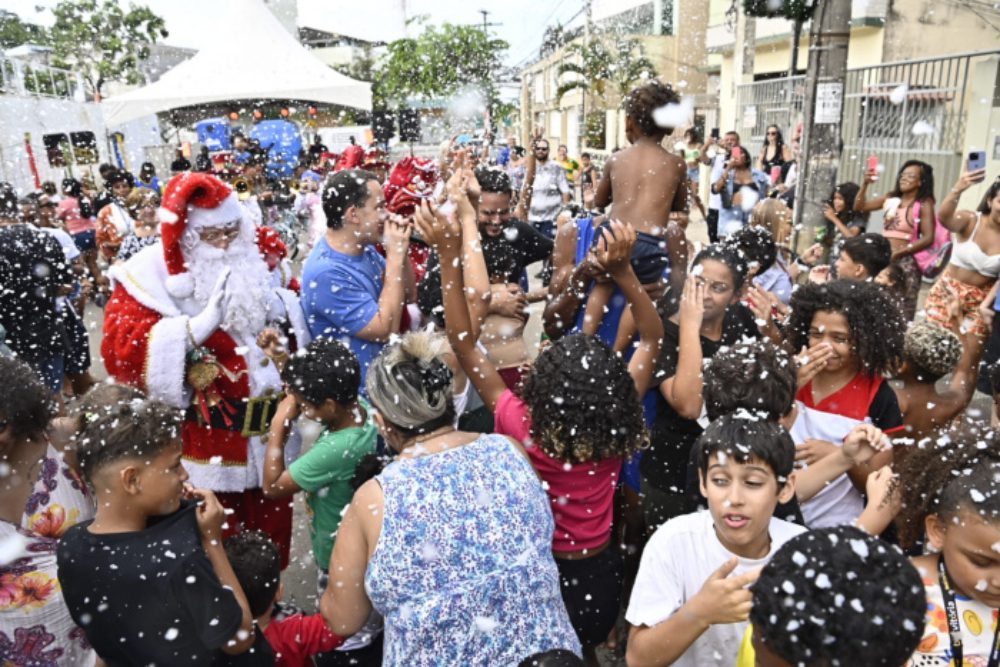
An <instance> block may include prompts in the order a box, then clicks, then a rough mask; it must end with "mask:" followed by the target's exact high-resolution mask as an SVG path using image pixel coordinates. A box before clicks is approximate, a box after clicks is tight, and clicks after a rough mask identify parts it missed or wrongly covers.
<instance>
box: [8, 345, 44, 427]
mask: <svg viewBox="0 0 1000 667" xmlns="http://www.w3.org/2000/svg"><path fill="white" fill-rule="evenodd" d="M0 377H3V379H4V381H3V382H0V423H4V424H6V425H7V428H9V429H10V435H11V436H12V437H13V438H14V439H16V440H25V439H33V438H39V437H41V435H42V434H43V433H44V432H45V429H46V428H48V426H49V421H51V420H52V417H53V416H55V405H54V404H53V402H52V395H51V394H50V393H49V390H48V389H46V387H45V385H44V384H43V383H42V380H41V378H39V377H38V373H36V372H35V370H34V369H33V368H32V367H31V366H29V365H28V364H26V363H24V362H23V361H18V360H17V359H11V358H8V357H0ZM0 430H2V429H0Z"/></svg>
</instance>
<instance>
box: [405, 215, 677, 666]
mask: <svg viewBox="0 0 1000 667" xmlns="http://www.w3.org/2000/svg"><path fill="white" fill-rule="evenodd" d="M417 226H418V227H419V228H420V231H421V234H422V235H423V238H424V239H426V240H427V242H428V243H429V244H431V245H432V246H434V247H435V248H436V249H437V251H438V253H439V254H440V256H441V284H442V286H443V287H442V290H443V293H444V295H443V296H444V309H445V322H446V324H447V329H448V339H449V341H450V342H451V345H452V349H453V350H454V351H455V354H456V355H457V356H458V360H459V362H460V363H461V365H462V367H463V369H464V370H465V372H466V374H467V375H468V376H469V378H470V379H471V380H472V382H473V384H474V385H475V387H476V390H477V391H478V392H479V395H480V396H481V397H482V399H483V402H484V403H485V404H486V406H487V407H489V408H490V409H492V410H493V411H494V413H495V419H496V432H497V433H501V434H503V435H508V436H512V437H515V438H517V439H518V440H519V441H521V442H522V443H524V445H525V449H526V450H527V452H528V455H529V457H530V458H531V461H532V464H533V465H534V466H535V469H536V470H537V471H538V474H539V476H540V477H541V478H542V480H543V481H544V482H545V484H546V485H547V486H546V488H547V492H548V494H549V498H550V499H551V502H552V514H553V517H554V519H555V534H554V535H553V541H552V549H553V552H554V556H555V559H556V565H557V566H558V568H559V573H560V583H561V585H562V594H563V601H564V602H565V603H566V610H567V611H568V612H569V615H570V619H571V620H572V622H573V625H574V629H575V630H576V632H577V636H578V637H579V638H580V643H581V644H582V645H583V647H584V652H585V657H586V658H587V659H588V660H589V661H590V663H591V664H596V661H595V655H594V649H595V648H596V646H597V645H598V644H600V643H602V642H603V641H605V639H607V636H608V633H609V632H610V631H611V629H612V628H613V626H614V623H615V619H616V617H617V615H618V608H619V603H620V596H621V586H622V560H621V554H619V553H618V550H617V549H615V548H613V547H611V524H612V514H613V507H614V494H615V487H616V486H617V483H618V475H619V472H620V470H621V465H622V461H623V459H624V457H625V456H627V455H629V454H630V453H632V452H634V451H635V450H636V449H638V448H639V447H641V446H643V445H645V444H646V443H647V442H648V439H649V437H648V433H647V431H646V426H645V422H644V420H643V412H642V404H641V402H640V400H639V396H641V395H643V394H644V393H645V392H646V389H647V388H648V386H649V382H650V378H651V376H652V372H653V367H654V365H655V360H656V358H657V355H658V354H659V348H660V339H661V338H662V336H663V325H662V323H661V321H660V318H659V316H658V315H657V312H656V308H655V307H654V306H653V302H652V301H651V300H650V299H649V297H648V296H647V295H646V292H645V291H644V290H643V289H642V286H641V285H640V283H639V280H638V278H636V276H635V273H634V272H633V270H632V267H631V264H630V263H629V258H630V257H631V251H632V246H633V244H634V243H635V232H634V231H633V230H632V228H631V227H630V226H625V225H622V224H621V223H618V222H614V223H612V224H611V226H610V228H609V229H605V230H603V231H602V234H603V239H602V241H601V242H600V243H598V244H597V246H596V248H595V250H594V251H593V252H592V253H591V255H590V256H589V257H588V258H587V260H586V261H588V262H590V263H591V264H592V265H593V267H594V273H595V274H602V273H606V274H608V275H610V277H611V279H612V280H614V281H615V283H616V284H617V285H618V287H619V288H620V289H621V291H622V293H623V294H624V295H625V298H626V299H628V301H629V302H630V303H631V305H632V312H633V313H634V314H635V318H636V321H637V323H638V327H639V346H638V349H637V351H636V353H635V354H634V355H633V357H632V359H631V361H630V362H629V363H628V366H626V364H625V362H624V361H623V360H622V359H621V357H619V356H618V355H617V354H615V353H614V352H612V351H611V350H610V349H609V348H608V347H607V346H606V345H604V344H603V343H602V342H600V341H599V340H598V339H596V338H594V337H593V336H588V335H586V334H575V335H572V336H566V337H564V338H561V339H559V340H558V341H556V342H555V343H553V344H552V345H551V346H550V347H548V348H547V349H545V350H544V351H543V352H542V353H541V354H540V355H539V357H538V359H537V360H536V361H535V366H534V369H533V370H532V371H531V372H530V373H529V374H528V375H527V376H526V377H525V379H524V382H523V384H522V386H521V388H520V391H519V394H515V393H513V392H511V391H510V390H509V389H508V388H507V386H506V385H505V384H504V381H503V378H502V377H501V376H500V373H499V372H498V371H497V369H496V368H495V367H494V366H493V364H492V363H491V362H490V361H489V360H488V358H487V357H486V355H485V354H484V353H483V351H482V350H481V349H480V348H479V347H478V346H477V345H476V341H475V340H473V339H472V337H471V336H469V335H468V333H467V332H469V331H470V330H471V321H470V316H469V308H468V306H467V305H466V300H465V286H464V283H463V279H462V270H461V264H460V262H459V254H460V252H461V249H462V241H461V230H460V228H459V226H458V223H457V222H456V221H454V220H448V218H447V217H446V216H445V215H443V214H441V213H440V212H437V213H432V211H431V209H430V208H429V206H428V205H427V204H426V202H425V203H423V204H422V206H421V209H420V210H419V212H418V214H417ZM479 261H483V260H482V257H481V256H480V257H479ZM609 547H611V548H609Z"/></svg>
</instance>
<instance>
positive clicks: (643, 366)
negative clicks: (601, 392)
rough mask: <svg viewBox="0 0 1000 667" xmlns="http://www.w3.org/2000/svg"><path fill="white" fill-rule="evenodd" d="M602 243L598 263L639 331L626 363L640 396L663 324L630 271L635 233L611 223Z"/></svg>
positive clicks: (657, 350)
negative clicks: (637, 339) (620, 292)
mask: <svg viewBox="0 0 1000 667" xmlns="http://www.w3.org/2000/svg"><path fill="white" fill-rule="evenodd" d="M601 235H602V238H601V242H600V243H599V244H598V246H597V251H596V253H595V254H596V259H597V262H598V263H599V264H600V265H601V266H604V267H605V268H606V269H607V271H608V273H609V274H610V275H611V278H612V279H613V280H614V281H615V284H616V285H618V288H619V289H620V290H621V291H622V294H624V295H625V298H626V299H627V300H628V303H629V304H631V306H632V317H633V318H634V321H635V323H636V326H637V328H638V330H639V347H638V349H637V350H636V351H635V354H633V355H632V359H631V360H630V361H629V364H628V372H629V375H631V376H632V381H633V382H635V388H636V391H638V392H639V396H640V397H641V396H642V395H643V394H645V393H646V389H648V388H649V381H650V379H651V378H652V377H653V369H654V367H655V366H656V359H657V357H659V355H660V345H661V344H662V343H663V322H662V321H661V320H660V315H659V313H657V312H656V306H654V305H653V301H652V299H650V298H649V295H648V294H646V290H644V289H643V288H642V285H641V284H640V283H639V279H638V278H637V277H636V275H635V271H633V270H632V264H631V261H630V260H631V258H632V248H633V246H635V230H633V229H632V226H631V225H623V224H622V223H620V222H618V221H613V222H612V223H611V225H610V227H608V228H605V229H602V230H601Z"/></svg>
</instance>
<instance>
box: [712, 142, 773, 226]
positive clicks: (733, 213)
mask: <svg viewBox="0 0 1000 667" xmlns="http://www.w3.org/2000/svg"><path fill="white" fill-rule="evenodd" d="M768 186H769V181H768V178H767V174H765V173H764V172H762V171H760V170H759V169H753V168H751V166H750V158H749V156H748V155H747V152H746V150H745V149H744V148H743V147H742V146H733V147H732V148H731V149H729V154H728V156H727V159H726V165H725V168H723V170H722V175H721V176H720V177H719V180H717V181H716V182H715V183H712V193H713V194H717V195H719V196H720V197H721V198H722V205H721V206H720V207H719V238H720V239H722V238H725V237H727V236H729V235H730V234H732V233H733V232H735V231H737V230H738V229H741V228H742V227H744V226H746V224H747V223H748V222H749V221H750V212H751V211H753V207H754V206H756V205H757V202H758V201H760V200H761V199H763V198H764V197H766V196H767V188H768Z"/></svg>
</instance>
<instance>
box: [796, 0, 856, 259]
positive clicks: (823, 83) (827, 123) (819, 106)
mask: <svg viewBox="0 0 1000 667" xmlns="http://www.w3.org/2000/svg"><path fill="white" fill-rule="evenodd" d="M850 36H851V0H823V2H820V3H818V4H817V6H816V12H815V14H813V18H812V27H811V28H810V31H809V64H808V67H807V69H806V89H805V104H804V113H805V123H804V133H803V137H802V154H801V155H800V156H799V161H798V164H799V167H800V168H799V175H798V181H797V183H796V186H795V221H794V222H795V227H794V228H795V230H796V231H795V234H796V238H795V240H794V243H795V247H796V249H797V250H798V251H799V252H800V253H801V252H802V251H804V250H805V249H806V248H808V247H809V246H810V245H811V244H812V242H813V239H814V238H815V237H816V233H815V232H816V228H818V227H819V226H821V225H823V224H825V222H824V218H823V203H824V201H825V200H826V198H827V197H829V195H830V193H831V192H833V188H834V186H836V184H837V169H838V168H839V166H840V153H841V148H842V145H843V141H842V139H841V134H840V129H841V122H842V120H843V113H844V78H845V76H846V74H847V45H848V42H849V40H850Z"/></svg>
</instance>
